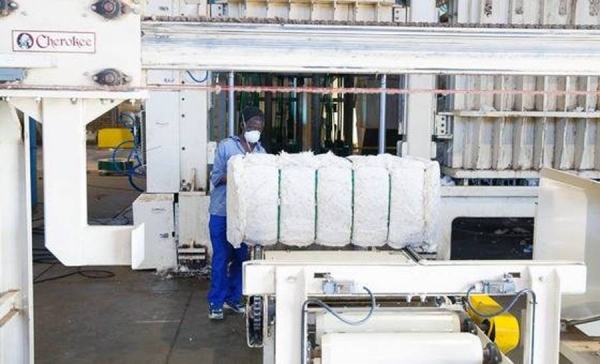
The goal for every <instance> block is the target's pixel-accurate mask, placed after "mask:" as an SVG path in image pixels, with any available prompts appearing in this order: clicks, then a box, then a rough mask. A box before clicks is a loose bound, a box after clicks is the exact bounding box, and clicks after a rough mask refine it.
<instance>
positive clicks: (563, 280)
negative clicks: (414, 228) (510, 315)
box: [244, 253, 586, 364]
mask: <svg viewBox="0 0 600 364" xmlns="http://www.w3.org/2000/svg"><path fill="white" fill-rule="evenodd" d="M290 254H295V253H290ZM297 254H300V255H301V254H302V253H297ZM358 254H360V253H358ZM316 273H328V274H329V275H330V276H331V277H333V278H334V279H336V280H340V281H353V282H354V285H355V286H356V287H363V286H364V287H368V288H369V289H370V290H371V291H372V292H373V293H374V294H375V295H380V296H399V297H403V298H407V299H410V297H421V298H424V297H428V296H429V297H431V296H443V295H464V294H465V292H466V291H467V289H468V288H469V287H470V286H472V285H474V284H477V283H480V282H481V281H483V280H498V279H502V277H503V276H504V275H505V274H507V273H511V274H514V276H515V277H518V278H516V279H515V284H516V288H517V290H521V289H525V288H529V289H531V290H533V291H534V292H535V294H536V297H537V298H536V299H537V304H536V305H535V306H536V307H535V310H536V313H535V318H533V317H532V309H533V305H532V304H531V303H528V304H527V317H528V318H529V319H528V320H527V322H526V323H525V325H524V327H525V335H524V337H527V338H533V339H532V340H531V339H529V340H526V341H525V343H524V345H525V350H524V353H523V358H524V359H525V362H531V363H532V364H551V363H558V359H559V333H560V302H561V294H577V293H583V292H584V291H585V283H584V281H585V276H586V268H585V266H584V265H583V264H581V263H552V262H543V263H542V262H527V263H524V262H516V261H502V262H494V261H489V262H462V263H453V262H428V261H422V262H420V263H415V262H410V263H407V262H404V261H400V262H398V263H391V262H389V261H382V262H377V261H373V260H367V261H364V262H362V263H360V262H355V261H344V259H335V260H332V261H329V262H323V261H315V262H311V261H310V260H309V259H306V260H304V261H302V260H301V259H299V260H296V261H291V262H290V261H288V260H287V259H286V260H279V261H272V260H271V261H260V260H259V261H251V262H247V263H245V264H244V294H245V295H247V296H252V295H263V296H274V297H275V300H276V312H275V315H276V322H277V323H279V324H276V325H275V337H274V338H271V339H270V340H274V346H272V345H273V343H272V342H270V343H268V345H267V347H266V348H265V349H264V350H265V351H267V350H269V349H270V350H272V348H274V354H273V353H269V352H265V357H266V358H271V359H273V358H274V363H275V364H298V363H299V361H300V352H301V348H300V337H301V331H300V329H301V315H300V314H301V312H302V305H303V303H304V301H305V300H306V299H307V298H308V297H323V291H322V282H323V278H315V274H316ZM360 295H361V296H364V294H360ZM530 358H532V360H531V361H528V360H529V359H530Z"/></svg>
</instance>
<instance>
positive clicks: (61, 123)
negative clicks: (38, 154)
mask: <svg viewBox="0 0 600 364" xmlns="http://www.w3.org/2000/svg"><path fill="white" fill-rule="evenodd" d="M121 101H122V100H118V102H117V101H115V100H113V102H112V103H111V102H101V101H100V100H82V99H73V100H70V99H43V100H41V103H40V105H41V110H42V111H41V119H40V121H42V126H43V134H44V178H45V179H44V181H45V182H44V212H45V213H44V215H45V230H46V235H45V236H46V247H47V248H48V249H49V250H50V251H52V253H53V254H54V255H55V256H56V257H57V258H58V259H59V260H60V261H61V262H62V263H63V264H65V265H109V264H110V265H129V264H131V246H130V232H131V227H129V226H89V225H88V223H87V210H88V209H87V187H86V182H87V181H86V178H87V177H86V172H87V171H86V168H87V163H86V137H85V125H86V123H87V122H90V121H91V120H92V119H95V118H96V117H98V116H100V115H102V114H103V113H104V112H106V111H108V110H109V109H111V108H112V107H115V106H117V105H118V104H119V103H120V102H121Z"/></svg>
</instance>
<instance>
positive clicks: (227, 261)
mask: <svg viewBox="0 0 600 364" xmlns="http://www.w3.org/2000/svg"><path fill="white" fill-rule="evenodd" d="M208 229H209V231H210V241H211V243H212V248H213V256H212V271H211V280H210V291H209V292H208V297H207V298H208V302H209V303H210V304H211V305H212V306H216V307H221V306H223V302H229V303H239V302H241V300H242V263H243V262H244V261H246V259H247V258H248V247H247V246H246V244H242V246H241V247H240V248H238V249H235V248H234V247H233V246H232V245H231V244H229V242H228V241H227V217H225V216H217V215H210V220H209V222H208Z"/></svg>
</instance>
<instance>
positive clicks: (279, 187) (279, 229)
mask: <svg viewBox="0 0 600 364" xmlns="http://www.w3.org/2000/svg"><path fill="white" fill-rule="evenodd" d="M280 238H281V169H278V170H277V242H278V243H280V242H281V241H280Z"/></svg>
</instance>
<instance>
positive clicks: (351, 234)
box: [350, 169, 354, 244]
mask: <svg viewBox="0 0 600 364" xmlns="http://www.w3.org/2000/svg"><path fill="white" fill-rule="evenodd" d="M352 239H354V169H353V170H352V224H351V225H350V244H352Z"/></svg>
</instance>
